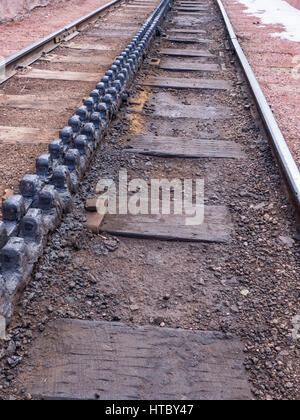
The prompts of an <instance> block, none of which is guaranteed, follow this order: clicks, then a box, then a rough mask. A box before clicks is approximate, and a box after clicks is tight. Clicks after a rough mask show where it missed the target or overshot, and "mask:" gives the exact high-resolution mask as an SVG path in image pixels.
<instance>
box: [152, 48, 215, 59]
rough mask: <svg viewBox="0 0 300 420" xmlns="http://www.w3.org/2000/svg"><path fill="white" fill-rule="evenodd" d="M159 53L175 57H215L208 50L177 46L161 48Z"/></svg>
mask: <svg viewBox="0 0 300 420" xmlns="http://www.w3.org/2000/svg"><path fill="white" fill-rule="evenodd" d="M159 53H160V54H163V55H171V56H177V57H215V56H214V55H212V54H211V53H210V52H209V51H208V50H181V49H177V48H163V49H161V50H160V51H159Z"/></svg>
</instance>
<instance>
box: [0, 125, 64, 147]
mask: <svg viewBox="0 0 300 420" xmlns="http://www.w3.org/2000/svg"><path fill="white" fill-rule="evenodd" d="M58 131H59V129H57V130H56V129H39V128H28V127H8V126H0V143H8V144H16V143H21V144H43V143H49V141H51V140H52V139H53V138H55V137H56V136H57V135H58Z"/></svg>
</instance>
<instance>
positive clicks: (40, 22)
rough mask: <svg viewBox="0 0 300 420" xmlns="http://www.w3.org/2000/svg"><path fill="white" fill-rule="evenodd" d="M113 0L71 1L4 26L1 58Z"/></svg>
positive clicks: (0, 36)
mask: <svg viewBox="0 0 300 420" xmlns="http://www.w3.org/2000/svg"><path fill="white" fill-rule="evenodd" d="M109 2H110V0H85V1H82V0H69V1H68V2H67V3H61V4H52V5H50V6H47V7H39V8H36V9H34V10H33V11H32V12H31V13H30V14H28V15H26V16H25V17H24V18H22V20H19V21H16V22H10V23H6V24H0V56H2V57H9V56H10V55H12V54H13V53H15V52H17V51H19V50H21V49H23V48H25V47H26V46H28V45H30V44H32V43H33V42H35V41H38V40H39V39H40V38H43V37H45V36H46V35H49V34H51V33H52V32H55V31H56V30H58V29H60V28H62V27H64V26H65V25H67V24H69V23H72V22H73V21H75V20H76V19H79V18H80V17H82V16H84V15H85V14H87V13H89V12H92V11H93V10H95V9H97V8H98V7H100V6H103V5H104V4H106V3H109Z"/></svg>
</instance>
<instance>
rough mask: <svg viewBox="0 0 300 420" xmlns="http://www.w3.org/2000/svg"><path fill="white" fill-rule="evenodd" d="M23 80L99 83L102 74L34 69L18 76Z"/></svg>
mask: <svg viewBox="0 0 300 420" xmlns="http://www.w3.org/2000/svg"><path fill="white" fill-rule="evenodd" d="M17 77H19V78H22V79H24V78H25V79H44V80H70V81H74V82H75V81H77V82H97V81H99V80H100V73H99V74H98V73H85V72H79V71H78V72H77V71H59V70H40V69H32V70H30V71H28V72H27V73H24V74H17Z"/></svg>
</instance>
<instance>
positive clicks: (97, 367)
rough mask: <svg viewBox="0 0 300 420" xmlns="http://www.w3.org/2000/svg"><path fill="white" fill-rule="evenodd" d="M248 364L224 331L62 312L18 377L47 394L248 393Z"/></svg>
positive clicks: (230, 396) (231, 396)
mask: <svg viewBox="0 0 300 420" xmlns="http://www.w3.org/2000/svg"><path fill="white" fill-rule="evenodd" d="M243 363H244V355H243V344H242V343H241V342H240V340H239V339H237V338H235V337H232V338H228V337H227V336H226V335H225V334H223V333H220V332H214V331H190V330H186V329H179V328H174V329H171V328H159V327H153V326H142V327H141V326H128V325H125V324H121V323H116V322H103V321H98V322H97V321H81V320H76V319H74V320H70V319H58V320H56V321H52V322H51V323H49V324H48V326H47V328H46V330H45V333H43V334H39V336H38V337H37V339H36V340H35V343H34V346H33V347H32V350H31V357H30V358H28V360H27V363H26V365H25V367H24V371H23V372H21V374H20V378H21V381H22V383H23V384H24V388H26V390H27V392H29V393H30V394H31V395H32V396H33V397H34V398H35V399H40V398H42V399H45V400H95V399H97V398H99V399H100V400H113V401H118V400H183V399H185V400H250V399H252V396H251V391H250V385H249V383H248V381H247V376H246V372H245V369H244V366H243ZM158 372H159V374H158ZM132 417H134V416H132Z"/></svg>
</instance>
